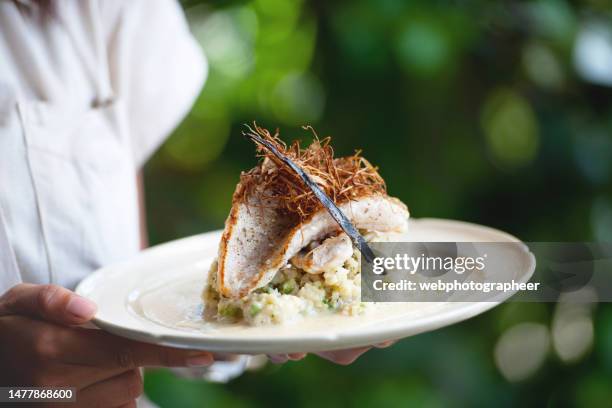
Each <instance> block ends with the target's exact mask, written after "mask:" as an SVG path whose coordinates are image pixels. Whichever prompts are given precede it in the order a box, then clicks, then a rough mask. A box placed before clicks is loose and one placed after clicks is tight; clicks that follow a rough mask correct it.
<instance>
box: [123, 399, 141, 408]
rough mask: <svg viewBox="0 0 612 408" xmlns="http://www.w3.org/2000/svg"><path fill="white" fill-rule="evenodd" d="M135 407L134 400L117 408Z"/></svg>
mask: <svg viewBox="0 0 612 408" xmlns="http://www.w3.org/2000/svg"><path fill="white" fill-rule="evenodd" d="M136 407H137V404H136V400H134V401H130V402H128V403H127V404H123V405H121V406H120V407H118V408H136Z"/></svg>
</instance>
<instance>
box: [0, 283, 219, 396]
mask: <svg viewBox="0 0 612 408" xmlns="http://www.w3.org/2000/svg"><path fill="white" fill-rule="evenodd" d="M75 302H77V303H78V302H81V303H80V305H81V306H82V305H84V304H85V305H86V303H91V302H89V301H88V300H86V299H84V298H81V297H79V296H78V295H76V294H75V293H73V292H71V291H69V290H68V289H65V288H62V287H60V286H56V285H31V284H20V285H17V286H15V287H13V288H12V289H11V290H9V291H8V292H7V293H5V294H4V295H3V296H1V297H0V366H1V367H2V370H0V384H2V385H22V386H39V387H42V386H46V387H48V386H70V387H75V388H76V391H77V403H76V404H72V405H71V406H76V407H80V406H82V407H95V406H100V407H117V406H122V405H125V404H130V403H133V402H134V400H135V399H136V398H137V397H138V396H139V395H140V394H142V377H141V375H140V371H139V370H138V368H139V367H162V366H163V367H178V366H188V365H200V366H204V365H208V364H211V363H212V361H213V356H212V354H210V353H208V352H202V351H195V352H194V351H189V350H179V349H173V348H168V347H159V346H154V345H151V344H146V343H140V342H136V341H132V340H127V339H123V338H119V337H116V336H113V335H111V334H108V333H105V332H103V331H101V330H93V329H84V328H80V327H75V326H76V325H79V324H84V323H86V322H88V321H90V320H91V318H92V317H93V315H94V313H95V310H96V309H95V305H93V304H91V305H90V306H91V307H89V308H87V307H80V309H76V310H78V311H79V313H78V314H75V313H74V311H75V308H74V307H73V306H74V305H75ZM71 306H72V307H71ZM86 306H87V305H86ZM83 312H87V313H83ZM128 406H129V405H128Z"/></svg>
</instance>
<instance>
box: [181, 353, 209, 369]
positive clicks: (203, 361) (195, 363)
mask: <svg viewBox="0 0 612 408" xmlns="http://www.w3.org/2000/svg"><path fill="white" fill-rule="evenodd" d="M212 363H213V359H212V356H211V355H210V354H200V355H199V356H194V357H189V358H187V360H185V364H187V367H204V366H209V365H211V364H212Z"/></svg>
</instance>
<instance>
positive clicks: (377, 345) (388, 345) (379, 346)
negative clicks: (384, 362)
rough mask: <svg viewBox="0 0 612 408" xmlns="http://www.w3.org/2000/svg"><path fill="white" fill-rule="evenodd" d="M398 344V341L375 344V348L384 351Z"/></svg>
mask: <svg viewBox="0 0 612 408" xmlns="http://www.w3.org/2000/svg"><path fill="white" fill-rule="evenodd" d="M396 342H397V340H387V341H383V342H382V343H378V344H375V345H374V347H376V348H379V349H384V348H387V347H391V346H392V345H394V344H395V343H396Z"/></svg>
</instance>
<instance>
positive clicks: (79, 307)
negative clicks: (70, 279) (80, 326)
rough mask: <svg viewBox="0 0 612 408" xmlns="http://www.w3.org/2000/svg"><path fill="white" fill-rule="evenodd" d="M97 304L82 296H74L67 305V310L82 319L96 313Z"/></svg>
mask: <svg viewBox="0 0 612 408" xmlns="http://www.w3.org/2000/svg"><path fill="white" fill-rule="evenodd" d="M96 310H97V307H96V304H95V303H93V302H92V301H91V300H88V299H85V298H84V297H81V296H72V297H71V298H70V300H69V301H68V304H67V305H66V311H67V312H68V313H71V314H73V315H75V316H76V317H78V318H80V319H90V318H92V317H93V315H95V314H96Z"/></svg>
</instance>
